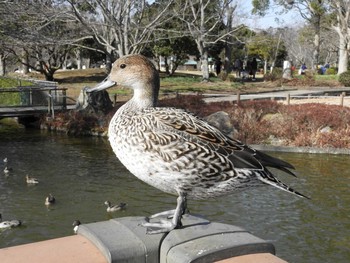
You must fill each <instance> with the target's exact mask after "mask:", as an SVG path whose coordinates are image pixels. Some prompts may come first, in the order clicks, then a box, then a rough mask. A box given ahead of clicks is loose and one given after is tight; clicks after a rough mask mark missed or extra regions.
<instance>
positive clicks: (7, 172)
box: [3, 157, 12, 175]
mask: <svg viewBox="0 0 350 263" xmlns="http://www.w3.org/2000/svg"><path fill="white" fill-rule="evenodd" d="M3 161H4V165H5V168H4V174H5V175H9V174H10V171H12V168H9V167H8V159H7V157H5V158H4V160H3Z"/></svg>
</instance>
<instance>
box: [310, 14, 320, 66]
mask: <svg viewBox="0 0 350 263" xmlns="http://www.w3.org/2000/svg"><path fill="white" fill-rule="evenodd" d="M314 21H315V22H314V23H313V26H314V30H315V37H314V52H313V54H312V65H311V68H312V69H313V70H315V71H317V67H318V62H319V57H320V45H321V41H320V33H321V16H320V15H315V17H314Z"/></svg>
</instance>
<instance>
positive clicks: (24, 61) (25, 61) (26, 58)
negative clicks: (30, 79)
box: [22, 50, 29, 74]
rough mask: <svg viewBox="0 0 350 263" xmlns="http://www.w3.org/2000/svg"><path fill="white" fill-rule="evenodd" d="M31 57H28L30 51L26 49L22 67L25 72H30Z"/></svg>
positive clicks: (23, 54)
mask: <svg viewBox="0 0 350 263" xmlns="http://www.w3.org/2000/svg"><path fill="white" fill-rule="evenodd" d="M28 65H29V59H28V53H27V51H26V50H23V51H22V68H23V74H28V73H29V67H28Z"/></svg>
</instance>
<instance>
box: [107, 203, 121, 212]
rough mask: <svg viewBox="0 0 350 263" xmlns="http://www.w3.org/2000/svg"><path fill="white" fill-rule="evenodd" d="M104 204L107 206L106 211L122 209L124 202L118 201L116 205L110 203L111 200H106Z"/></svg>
mask: <svg viewBox="0 0 350 263" xmlns="http://www.w3.org/2000/svg"><path fill="white" fill-rule="evenodd" d="M105 205H106V206H107V212H116V211H119V210H122V209H125V207H126V203H119V204H118V205H112V204H111V202H109V201H106V202H105Z"/></svg>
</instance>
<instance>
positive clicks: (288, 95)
mask: <svg viewBox="0 0 350 263" xmlns="http://www.w3.org/2000/svg"><path fill="white" fill-rule="evenodd" d="M287 105H290V93H288V94H287Z"/></svg>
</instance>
